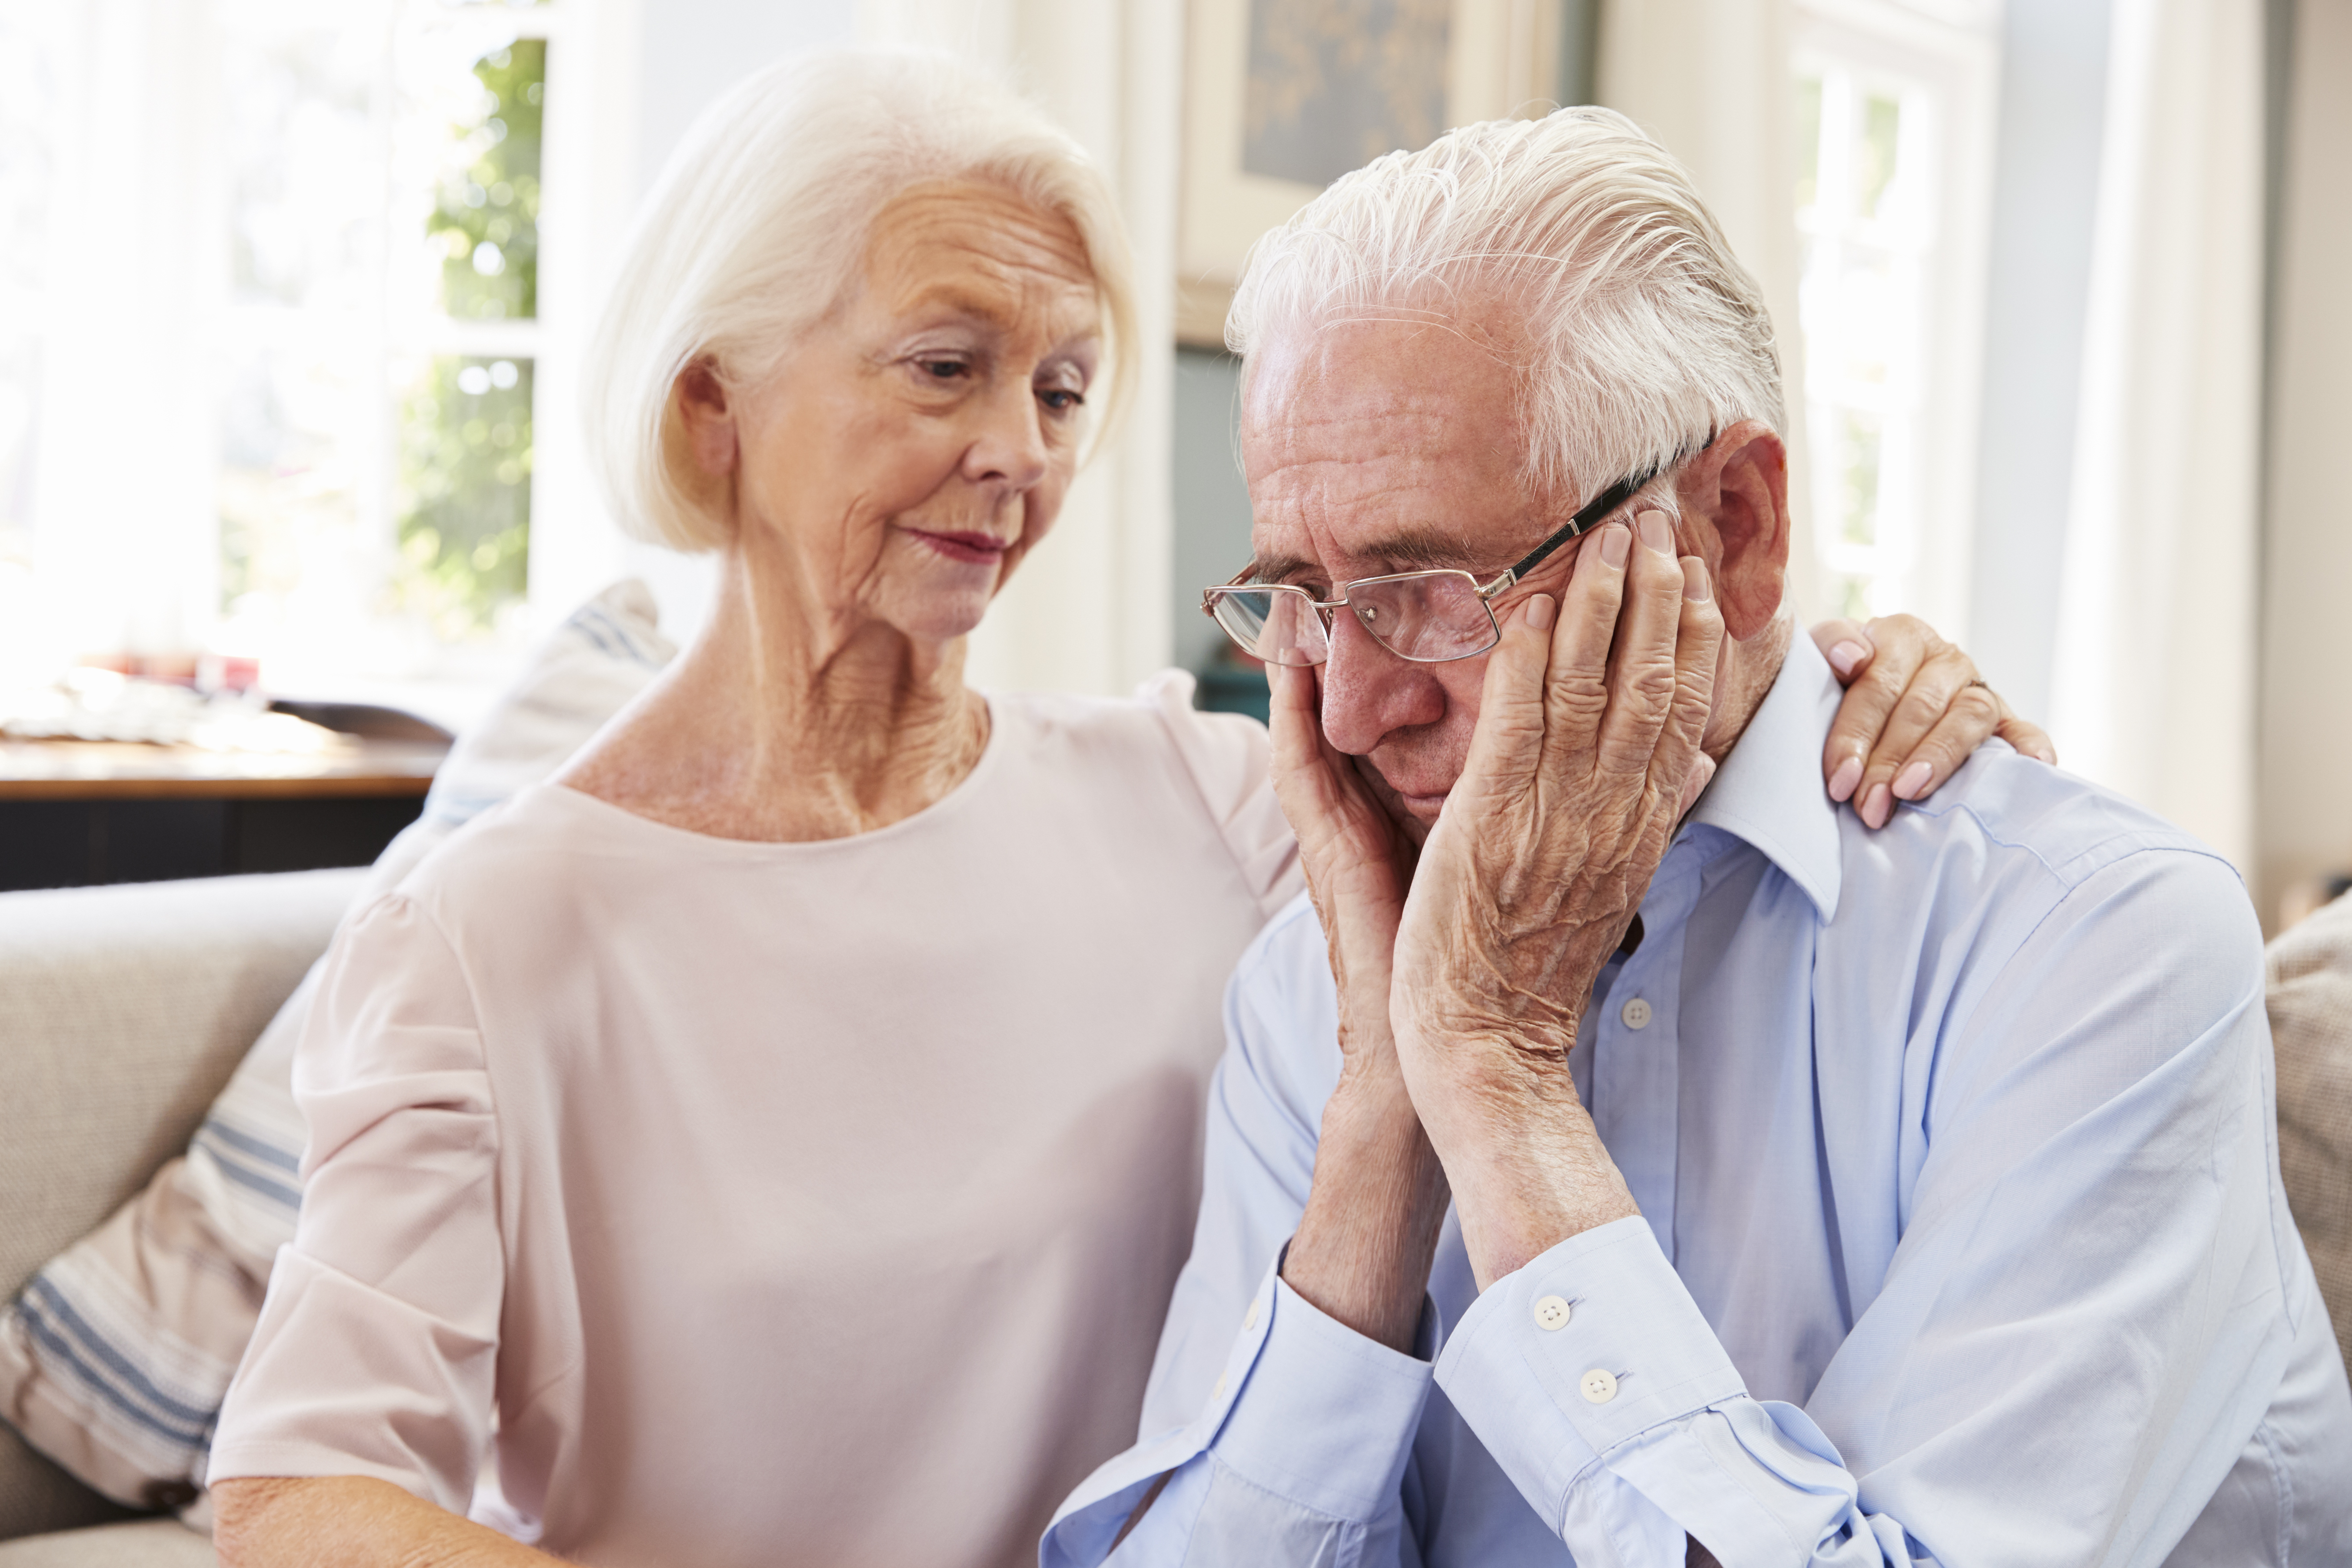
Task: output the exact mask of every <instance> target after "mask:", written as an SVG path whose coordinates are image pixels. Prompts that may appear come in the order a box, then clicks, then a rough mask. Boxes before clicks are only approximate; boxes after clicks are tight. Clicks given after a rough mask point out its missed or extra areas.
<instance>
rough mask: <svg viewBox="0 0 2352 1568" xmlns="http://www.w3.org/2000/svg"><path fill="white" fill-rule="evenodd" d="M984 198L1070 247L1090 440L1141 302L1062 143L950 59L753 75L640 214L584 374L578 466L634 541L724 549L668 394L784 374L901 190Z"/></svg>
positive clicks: (1107, 223)
mask: <svg viewBox="0 0 2352 1568" xmlns="http://www.w3.org/2000/svg"><path fill="white" fill-rule="evenodd" d="M950 180H954V181H978V182H984V183H994V184H997V185H1000V186H1003V187H1004V188H1006V189H1008V190H1010V191H1011V192H1012V193H1013V194H1014V195H1016V196H1018V197H1020V198H1021V199H1023V200H1024V201H1025V202H1027V203H1029V204H1031V205H1033V206H1034V207H1035V208H1036V209H1037V210H1038V211H1039V212H1041V213H1045V214H1055V215H1058V216H1060V217H1062V218H1064V219H1066V221H1067V222H1068V223H1069V224H1070V225H1071V226H1072V227H1073V228H1074V229H1076V232H1077V235H1078V239H1079V241H1080V243H1081V244H1082V245H1083V246H1085V248H1086V254H1087V265H1088V267H1089V268H1090V269H1091V270H1092V271H1093V273H1094V277H1095V284H1096V287H1097V292H1098V293H1099V295H1100V297H1101V301H1102V306H1103V315H1104V318H1105V326H1106V335H1107V337H1108V343H1107V345H1106V347H1107V350H1108V356H1109V373H1108V376H1107V377H1106V378H1104V382H1105V385H1106V388H1107V392H1108V395H1107V396H1105V397H1104V398H1103V399H1102V400H1101V401H1102V405H1103V411H1104V412H1103V416H1102V417H1101V418H1100V419H1098V420H1097V421H1096V422H1095V429H1096V432H1097V442H1099V439H1100V433H1101V432H1102V430H1103V429H1104V428H1105V427H1106V426H1107V425H1108V423H1109V422H1110V420H1111V419H1112V418H1113V417H1115V415H1116V413H1117V411H1118V406H1119V405H1120V404H1121V403H1122V402H1124V401H1125V394H1126V392H1127V390H1128V388H1129V385H1130V384H1131V382H1132V381H1133V364H1134V361H1135V353H1134V346H1135V306H1134V289H1133V286H1132V284H1131V282H1130V280H1129V272H1130V267H1129V256H1128V246H1127V240H1126V236H1125V233H1124V231H1123V230H1122V229H1121V227H1120V225H1119V220H1118V207H1117V204H1116V203H1115V202H1114V200H1113V199H1112V196H1111V193H1110V189H1109V186H1108V184H1107V183H1105V182H1104V180H1103V178H1102V176H1101V174H1100V173H1099V172H1097V170H1096V169H1095V167H1094V165H1093V163H1092V162H1090V161H1089V160H1088V159H1087V154H1086V152H1084V151H1083V150H1082V149H1081V148H1080V147H1079V146H1078V144H1077V143H1076V141H1073V140H1072V139H1071V138H1070V137H1069V136H1068V135H1067V134H1066V133H1065V132H1064V131H1061V130H1059V129H1057V128H1056V127H1055V125H1054V124H1053V122H1052V121H1050V120H1047V119H1046V118H1045V115H1044V114H1043V113H1042V112H1041V111H1040V110H1037V109H1035V108H1034V107H1033V106H1032V105H1030V104H1029V103H1028V102H1027V101H1026V100H1025V99H1022V98H1020V97H1019V96H1017V95H1016V94H1014V93H1013V92H1012V91H1011V90H1010V89H1007V88H1005V87H1003V86H1002V85H1001V84H999V83H997V82H994V81H992V80H990V79H989V78H986V77H984V76H982V75H980V74H979V73H977V72H975V71H974V70H972V69H971V68H969V67H967V66H964V65H961V64H959V63H957V62H955V61H953V60H950V59H949V58H947V57H944V56H938V55H925V54H907V53H884V52H880V51H869V50H843V51H837V52H831V53H824V54H813V55H804V56H801V57H795V58H791V59H787V60H784V61H782V62H781V63H779V64H777V65H774V66H771V67H769V68H767V69H765V70H762V71H760V72H759V73H757V74H756V75H754V76H752V77H751V78H750V79H748V80H746V81H744V82H742V83H740V84H739V85H738V86H736V87H735V88H734V89H731V90H730V91H729V92H728V93H727V94H726V95H725V96H723V97H721V98H720V99H719V100H718V101H717V102H715V103H713V104H712V105H711V106H710V107H709V109H707V110H704V111H703V113H702V115H701V117H700V118H699V119H698V120H696V121H695V123H694V126H693V128H692V129H691V130H689V131H688V132H687V136H686V140H685V141H684V142H683V143H682V144H681V145H680V146H679V148H678V149H677V152H675V153H673V154H672V155H671V157H670V160H669V162H668V163H667V166H666V167H665V168H664V169H663V171H662V175H661V178H660V180H659V181H658V182H657V183H656V185H655V187H654V191H653V193H652V195H651V196H649V197H648V198H647V199H646V204H645V206H644V208H643V209H642V210H641V212H640V213H639V214H638V216H637V221H636V226H635V231H634V232H633V233H632V234H631V235H630V238H629V242H628V246H627V249H626V251H625V255H624V257H623V260H622V263H621V266H620V268H619V271H618V274H617V276H616V277H614V283H613V291H612V295H611V297H610V298H609V299H608V300H607V301H606V303H605V306H604V317H603V319H602V320H601V321H600V322H599V323H598V325H597V329H596V334H595V337H594V339H593V341H592V342H591V344H590V346H589V350H588V356H587V362H586V364H585V365H584V366H583V416H584V419H585V422H586V425H587V437H588V451H589V454H590V459H591V462H592V463H593V465H594V469H595V473H596V476H597V480H598V483H599V485H600V486H601V487H602V489H603V492H604V500H605V503H606V504H607V505H608V506H609V507H611V508H612V510H613V513H614V517H615V518H616V519H617V520H618V521H619V523H620V525H621V527H622V528H625V529H626V530H627V531H628V532H629V533H631V534H632V535H635V537H637V538H643V539H646V540H647V541H648V542H651V543H655V544H664V545H668V546H670V547H671V548H673V549H683V550H706V549H719V548H721V547H723V546H724V545H725V544H727V542H728V540H729V538H730V523H729V520H728V518H727V517H725V516H724V515H723V514H722V508H721V507H720V506H719V495H720V494H721V493H722V487H721V486H716V485H713V484H712V483H711V482H710V481H709V479H708V478H707V477H706V476H703V475H702V474H701V472H700V470H699V469H698V468H697V467H696V465H695V464H694V462H693V459H692V455H691V453H690V452H689V451H688V447H687V444H686V433H685V430H684V427H683V424H682V422H681V421H680V419H679V417H678V412H677V397H676V387H677V379H678V377H679V376H680V375H681V374H682V373H684V372H685V371H687V370H688V367H690V366H693V365H695V364H697V363H708V364H709V366H710V367H711V368H712V370H713V371H715V372H716V373H717V374H718V376H719V379H720V381H721V382H722V383H723V384H726V385H729V386H748V385H753V384H756V383H758V382H762V381H765V380H767V379H768V378H769V377H771V376H772V375H774V374H775V373H777V371H779V369H780V368H781V367H782V361H783V360H784V358H785V356H786V355H787V354H788V353H789V352H790V351H791V350H792V348H793V344H794V342H795V341H796V340H798V339H799V337H800V336H801V334H802V333H803V332H804V331H805V330H806V329H808V328H809V327H811V326H812V325H814V323H815V322H817V321H818V320H819V319H822V318H824V316H825V315H827V314H828V313H829V312H830V311H831V310H832V309H833V308H835V305H836V304H837V303H838V302H839V301H840V300H841V298H843V296H844V294H845V291H846V290H847V289H848V288H850V287H853V286H854V285H855V283H856V279H857V277H858V274H859V271H860V268H861V266H862V264H863V262H864V259H865V253H866V237H867V235H868V234H869V232H870V231H871V229H872V226H873V223H874V220H875V218H876V216H877V214H880V213H881V211H882V210H883V209H884V208H885V207H887V206H888V205H889V204H890V203H891V201H892V200H893V199H894V198H895V197H897V196H898V194H900V193H902V192H904V191H906V190H908V188H909V187H911V186H915V185H919V184H926V183H933V182H939V181H950Z"/></svg>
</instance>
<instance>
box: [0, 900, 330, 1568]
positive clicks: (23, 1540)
mask: <svg viewBox="0 0 2352 1568" xmlns="http://www.w3.org/2000/svg"><path fill="white" fill-rule="evenodd" d="M366 876H367V873H366V872H365V871H364V870H355V871H320V872H295V873H286V874H281V875H270V876H243V877H223V878H218V879H214V880H207V881H194V882H176V883H150V884H144V885H138V886H125V887H93V888H74V889H67V890H60V891H57V892H44V893H11V894H0V1299H5V1298H6V1297H8V1296H11V1295H13V1294H15V1292H16V1290H17V1288H18V1286H19V1285H21V1284H22V1283H23V1281H25V1280H26V1278H28V1277H29V1276H30V1275H31V1274H32V1273H33V1271H34V1270H37V1269H38V1268H39V1267H40V1266H41V1265H42V1264H43V1263H45V1262H47V1260H49V1258H50V1257H51V1256H52V1255H53V1254H55V1253H57V1252H58V1251H59V1250H60V1249H63V1248H64V1247H66V1246H67V1245H68V1243H70V1242H72V1241H74V1240H75V1239H78V1238H79V1237H80V1236H82V1235H83V1234H84V1233H85V1232H87V1231H89V1229H90V1228H91V1227H93V1226H95V1225H97V1224H98V1223H99V1222H100V1220H102V1219H104V1218H106V1217H107V1216H108V1215H109V1214H110V1213H112V1212H113V1211H114V1209H115V1208H116V1207H118V1206H119V1205H120V1204H121V1203H122V1202H123V1200H124V1199H126V1198H128V1197H131V1195H132V1194H133V1193H135V1192H136V1191H138V1190H139V1188H140V1187H141V1186H142V1185H143V1184H144V1183H145V1182H146V1181H147V1179H148V1177H149V1176H151V1175H152V1174H153V1172H154V1171H155V1169H156V1168H157V1166H161V1165H162V1164H163V1161H165V1160H166V1159H168V1158H169V1157H171V1156H172V1155H176V1154H178V1153H180V1152H181V1151H182V1150H183V1149H184V1148H185V1147H186V1146H187V1145H188V1141H189V1138H190V1136H191V1134H194V1132H195V1130H196V1125H197V1123H198V1122H199V1121H200V1120H201V1119H202V1118H203V1116H204V1113H205V1108H206V1107H207V1106H208V1105H209V1104H211V1103H212V1101H213V1099H214V1097H215V1095H216V1094H218V1093H219V1092H220V1091H221V1088H222V1086H223V1085H224V1084H225V1083H226V1082H227V1081H228V1077H229V1074H230V1073H231V1072H232V1071H234V1070H235V1069H236V1065H237V1063H238V1061H240V1060H241V1059H242V1058H243V1057H244V1056H245V1054H246V1052H247V1050H248V1049H249V1048H250V1047H251V1046H252V1044H253V1042H254V1040H255V1038H256V1037H257V1035H259V1034H260V1032H261V1030H262V1026H263V1025H265V1024H267V1023H268V1021H269V1019H270V1017H271V1015H272V1014H274V1013H276V1012H277V1010H278V1006H279V1004H281V1003H282V1002H284V1001H285V999H286V998H287V996H288V995H289V993H290V992H291V991H292V990H293V989H294V987H295V985H296V983H297V982H299V980H300V979H301V977H302V975H303V973H304V971H305V970H307V969H308V968H309V967H310V964H311V963H312V961H313V960H315V959H316V958H317V957H318V956H319V955H320V953H321V952H322V951H324V950H325V948H326V946H327V941H328V938H329V937H330V936H331V935H332V934H333V931H334V927H335V923H336V922H337V921H338V920H339V919H341V916H342V914H343V911H344V909H345V907H346V906H348V905H349V904H350V903H351V902H352V898H353V897H354V896H356V894H357V893H358V891H359V889H360V886H361V884H362V883H363V882H364V881H365V879H366ZM165 1501H168V1500H165ZM60 1532H63V1533H60ZM212 1562H213V1552H212V1544H211V1542H210V1541H209V1539H208V1538H206V1537H205V1535H203V1534H201V1533H199V1532H198V1531H195V1530H194V1529H191V1528H190V1527H189V1526H187V1525H184V1524H183V1523H181V1522H180V1521H179V1520H177V1519H175V1518H173V1517H172V1516H171V1515H169V1514H164V1515H162V1516H160V1517H156V1516H144V1517H142V1516H141V1515H139V1514H135V1513H132V1512H131V1511H127V1510H125V1509H123V1508H121V1506H119V1505H117V1504H115V1503H112V1502H110V1501H108V1500H105V1499H103V1498H101V1497H100V1496H99V1495H98V1494H97V1493H95V1492H92V1491H89V1490H87V1489H85V1488H84V1487H82V1486H81V1485H80V1484H79V1482H77V1481H75V1480H74V1479H72V1478H71V1477H69V1476H68V1475H67V1474H66V1473H65V1472H64V1471H63V1470H61V1469H58V1467H56V1466H55V1465H53V1464H51V1463H49V1461H48V1460H47V1459H45V1458H42V1457H41V1456H40V1455H38V1454H37V1453H35V1452H34V1451H33V1450H32V1449H31V1448H27V1447H26V1445H25V1443H24V1441H23V1440H22V1439H21V1438H19V1437H17V1436H16V1432H15V1431H14V1430H12V1429H9V1428H7V1427H5V1426H0V1568H149V1565H152V1568H166V1565H170V1568H179V1565H183V1564H184V1565H186V1568H209V1565H210V1564H211V1563H212Z"/></svg>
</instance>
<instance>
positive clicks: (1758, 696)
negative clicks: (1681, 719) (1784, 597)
mask: <svg viewBox="0 0 2352 1568" xmlns="http://www.w3.org/2000/svg"><path fill="white" fill-rule="evenodd" d="M1796 624H1797V622H1796V618H1795V617H1794V616H1793V615H1791V614H1790V612H1788V611H1787V610H1786V609H1783V610H1782V611H1781V612H1780V613H1779V614H1778V615H1775V616H1773V617H1772V620H1771V622H1770V623H1769V624H1768V625H1767V626H1765V628H1764V629H1763V630H1762V631H1760V632H1757V633H1756V635H1755V636H1753V637H1750V638H1748V640H1747V641H1746V642H1736V641H1734V640H1732V639H1730V638H1726V639H1724V643H1723V658H1722V662H1721V663H1720V664H1717V667H1716V674H1715V687H1716V690H1715V711H1714V713H1712V714H1711V715H1709V716H1708V717H1707V721H1706V735H1705V736H1703V737H1700V741H1699V745H1700V747H1701V748H1702V749H1704V750H1705V751H1706V754H1707V756H1709V757H1710V758H1714V759H1715V761H1716V762H1717V764H1718V765H1719V764H1721V762H1722V761H1723V759H1724V758H1727V757H1728V756H1730V755H1731V748H1732V747H1735V746H1737V745H1738V744H1739V737H1741V736H1742V735H1745V734H1746V733H1747V732H1748V720H1750V719H1752V718H1754V717H1755V716H1756V710H1757V709H1758V708H1760V707H1762V706H1764V698H1765V697H1766V695H1769V693H1770V692H1771V690H1772V683H1773V682H1774V681H1777V680H1779V679H1780V666H1781V665H1782V664H1786V663H1787V662H1788V658H1789V639H1790V638H1791V637H1792V636H1794V635H1795V634H1796Z"/></svg>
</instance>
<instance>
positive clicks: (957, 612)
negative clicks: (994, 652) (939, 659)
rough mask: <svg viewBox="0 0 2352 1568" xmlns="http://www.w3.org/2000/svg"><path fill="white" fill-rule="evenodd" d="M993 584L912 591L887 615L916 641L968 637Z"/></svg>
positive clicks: (985, 609) (982, 613)
mask: <svg viewBox="0 0 2352 1568" xmlns="http://www.w3.org/2000/svg"><path fill="white" fill-rule="evenodd" d="M995 597H996V594H995V591H994V585H993V584H992V585H991V586H990V587H989V588H987V589H985V590H980V589H967V590H959V591H952V592H940V591H931V592H927V593H920V594H911V595H908V598H907V599H906V600H904V601H901V602H900V603H899V605H898V607H897V611H896V612H895V613H892V614H891V615H889V616H888V617H887V619H888V620H889V621H890V622H891V623H892V624H893V625H895V626H897V627H898V630H899V631H901V632H905V633H906V634H907V635H908V637H911V638H913V639H914V640H915V641H917V642H919V643H951V642H953V641H955V640H956V639H957V638H959V637H968V636H970V635H971V633H972V632H974V631H975V630H977V629H978V628H979V626H980V622H981V620H982V617H983V616H985V615H986V614H987V613H988V603H989V601H990V600H992V599H993V598H995Z"/></svg>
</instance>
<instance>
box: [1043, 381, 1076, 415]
mask: <svg viewBox="0 0 2352 1568" xmlns="http://www.w3.org/2000/svg"><path fill="white" fill-rule="evenodd" d="M1037 401H1038V402H1042V403H1044V404H1045V406H1046V407H1047V408H1050V409H1052V410H1053V411H1054V412H1055V413H1069V412H1070V411H1071V410H1072V409H1074V408H1078V407H1081V406H1083V405H1084V404H1085V402H1086V401H1087V394H1086V393H1084V392H1073V391H1071V390H1070V389H1069V388H1068V387H1040V388H1038V389H1037Z"/></svg>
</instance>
